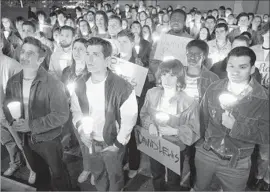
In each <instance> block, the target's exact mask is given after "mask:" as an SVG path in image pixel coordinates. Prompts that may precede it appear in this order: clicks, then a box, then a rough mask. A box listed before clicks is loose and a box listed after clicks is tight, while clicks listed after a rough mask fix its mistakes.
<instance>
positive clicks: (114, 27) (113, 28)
mask: <svg viewBox="0 0 270 192" xmlns="http://www.w3.org/2000/svg"><path fill="white" fill-rule="evenodd" d="M121 30H122V28H121V24H120V22H119V21H118V20H117V19H109V24H108V32H109V34H110V36H116V35H117V34H118V33H119V32H120V31H121Z"/></svg>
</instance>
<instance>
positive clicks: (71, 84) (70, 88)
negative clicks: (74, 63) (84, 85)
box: [67, 82, 76, 95]
mask: <svg viewBox="0 0 270 192" xmlns="http://www.w3.org/2000/svg"><path fill="white" fill-rule="evenodd" d="M75 87H76V84H75V83H74V82H72V83H69V84H68V85H67V89H68V92H69V94H70V95H72V94H73V93H74V91H75Z"/></svg>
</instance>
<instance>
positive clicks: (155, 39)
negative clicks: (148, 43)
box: [153, 34, 160, 42]
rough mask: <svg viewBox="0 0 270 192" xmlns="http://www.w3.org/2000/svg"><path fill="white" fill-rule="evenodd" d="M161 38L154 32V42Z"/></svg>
mask: <svg viewBox="0 0 270 192" xmlns="http://www.w3.org/2000/svg"><path fill="white" fill-rule="evenodd" d="M159 39H160V36H159V35H156V34H153V41H154V42H157V41H159Z"/></svg>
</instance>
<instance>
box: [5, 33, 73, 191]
mask: <svg viewBox="0 0 270 192" xmlns="http://www.w3.org/2000/svg"><path fill="white" fill-rule="evenodd" d="M44 56H45V50H44V49H43V47H42V44H41V42H40V41H39V40H37V39H35V38H33V37H26V38H25V39H24V42H23V45H22V50H21V54H20V63H21V65H22V69H23V70H22V71H21V72H19V73H17V74H16V75H14V76H12V77H11V78H10V79H9V80H8V83H7V87H6V97H5V100H4V106H3V110H4V114H5V117H6V120H7V121H8V123H9V125H10V126H12V128H13V129H14V130H15V131H17V132H20V133H21V135H22V138H23V140H22V141H23V142H22V146H23V151H24V153H25V155H26V157H27V159H28V163H29V164H30V167H31V168H32V169H33V171H34V173H33V172H30V173H31V175H30V178H29V181H31V183H34V182H35V179H36V174H38V175H39V174H40V175H43V172H41V171H40V170H41V169H42V168H44V167H46V164H47V165H48V166H49V168H50V172H51V185H52V189H50V190H57V191H59V190H69V189H70V180H69V175H68V171H67V168H66V166H65V164H64V162H63V161H62V155H63V154H62V145H61V141H60V135H61V132H62V126H63V125H64V123H65V122H66V121H67V120H68V116H69V108H68V100H67V97H66V94H65V91H64V86H63V84H62V83H61V82H60V81H58V80H55V79H54V78H53V77H52V76H51V75H49V74H48V72H46V70H45V69H44V68H43V67H40V64H41V63H42V61H43V60H44ZM14 101H18V102H19V104H20V105H19V106H20V107H19V108H15V107H13V108H12V107H11V105H12V103H14ZM20 111H21V112H20ZM14 112H18V113H19V115H18V116H17V117H15V116H14ZM38 156H41V160H42V161H45V162H46V164H43V162H40V161H39V160H37V159H36V158H37V157H38ZM45 162H44V163H45Z"/></svg>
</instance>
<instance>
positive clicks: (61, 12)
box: [56, 10, 66, 17]
mask: <svg viewBox="0 0 270 192" xmlns="http://www.w3.org/2000/svg"><path fill="white" fill-rule="evenodd" d="M56 14H57V17H58V15H61V14H62V15H64V17H66V14H65V13H64V12H63V11H61V10H58V11H57V12H56Z"/></svg>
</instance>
